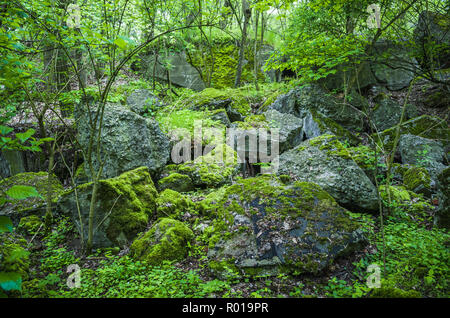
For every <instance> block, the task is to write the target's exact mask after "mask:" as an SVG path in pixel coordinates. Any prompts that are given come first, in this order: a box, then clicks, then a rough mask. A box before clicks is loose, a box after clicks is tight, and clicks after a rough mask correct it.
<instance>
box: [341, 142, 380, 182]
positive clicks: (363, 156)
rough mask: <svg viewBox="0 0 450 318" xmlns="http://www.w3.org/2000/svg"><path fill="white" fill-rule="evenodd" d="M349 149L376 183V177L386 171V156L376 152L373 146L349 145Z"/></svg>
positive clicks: (354, 158)
mask: <svg viewBox="0 0 450 318" xmlns="http://www.w3.org/2000/svg"><path fill="white" fill-rule="evenodd" d="M347 151H348V153H349V154H350V156H351V157H352V159H353V161H354V162H356V164H357V165H358V166H359V167H360V168H361V169H362V170H363V171H364V173H365V174H366V176H367V177H369V179H370V181H372V183H373V184H375V178H377V177H378V176H381V175H384V174H385V173H386V171H387V168H386V162H385V160H384V158H383V157H382V156H381V155H380V154H379V153H375V150H374V149H372V148H371V147H369V146H365V145H359V146H357V147H349V148H347Z"/></svg>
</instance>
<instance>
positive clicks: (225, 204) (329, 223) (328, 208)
mask: <svg viewBox="0 0 450 318" xmlns="http://www.w3.org/2000/svg"><path fill="white" fill-rule="evenodd" d="M199 205H200V209H201V210H202V213H204V214H205V215H210V217H211V219H212V220H213V224H212V225H211V228H213V229H214V231H213V236H212V237H211V239H210V242H212V243H213V248H210V249H209V251H208V255H207V256H208V261H209V266H210V268H211V269H212V270H213V272H214V273H216V274H217V275H220V276H221V277H223V276H226V274H227V268H228V269H229V270H232V271H233V270H234V271H235V274H238V275H239V274H241V273H242V272H243V273H246V274H249V275H255V276H256V275H277V274H278V273H280V271H286V270H287V271H290V272H296V273H318V272H319V271H321V270H323V269H325V268H326V267H327V266H328V265H330V263H332V262H333V260H334V259H336V258H337V257H339V256H343V255H345V254H346V253H350V252H352V251H354V250H355V249H357V248H358V247H359V245H360V244H362V243H364V242H365V238H364V234H363V231H362V230H361V228H360V225H359V224H358V222H357V221H356V220H355V219H352V217H350V216H349V214H348V212H347V211H346V210H345V209H343V208H341V207H340V206H339V205H338V204H337V203H336V202H335V200H334V199H333V198H332V197H331V196H330V195H329V194H328V193H326V192H325V191H324V190H323V189H322V188H321V187H319V186H318V185H316V184H313V183H309V182H295V183H293V184H292V185H290V186H285V185H283V184H282V183H281V182H279V181H278V180H277V178H274V177H273V176H269V175H266V176H260V177H256V178H249V179H244V180H240V181H238V182H237V183H236V184H234V185H232V186H230V187H226V188H223V189H220V190H218V191H217V192H214V193H212V194H210V195H209V196H207V197H206V199H205V200H204V201H202V202H201V203H200V204H199ZM209 232H211V231H209Z"/></svg>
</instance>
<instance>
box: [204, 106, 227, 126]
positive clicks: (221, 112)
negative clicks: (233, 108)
mask: <svg viewBox="0 0 450 318" xmlns="http://www.w3.org/2000/svg"><path fill="white" fill-rule="evenodd" d="M209 117H210V118H211V119H212V120H214V121H218V122H220V123H221V124H222V125H224V126H225V127H230V125H231V121H230V118H228V114H227V111H226V110H225V108H219V109H215V110H212V111H210V114H209Z"/></svg>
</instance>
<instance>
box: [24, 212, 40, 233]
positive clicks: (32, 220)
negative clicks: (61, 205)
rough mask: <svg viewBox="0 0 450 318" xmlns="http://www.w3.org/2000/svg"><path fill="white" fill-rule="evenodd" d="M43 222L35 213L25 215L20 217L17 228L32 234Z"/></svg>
mask: <svg viewBox="0 0 450 318" xmlns="http://www.w3.org/2000/svg"><path fill="white" fill-rule="evenodd" d="M43 224H44V223H43V222H42V220H41V219H40V218H39V217H38V216H37V215H30V216H25V217H23V218H21V219H20V222H19V227H18V230H19V231H21V232H23V233H25V234H27V235H34V234H35V233H37V231H38V230H39V229H40V228H41V227H42V226H43Z"/></svg>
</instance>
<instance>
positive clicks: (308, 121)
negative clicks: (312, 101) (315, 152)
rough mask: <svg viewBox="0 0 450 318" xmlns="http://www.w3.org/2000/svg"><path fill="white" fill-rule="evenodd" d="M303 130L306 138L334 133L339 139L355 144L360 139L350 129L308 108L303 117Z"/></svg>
mask: <svg viewBox="0 0 450 318" xmlns="http://www.w3.org/2000/svg"><path fill="white" fill-rule="evenodd" d="M303 129H304V132H305V136H306V138H308V139H309V138H314V137H318V136H321V135H325V134H331V135H335V136H337V137H338V138H339V140H341V141H346V142H348V143H350V144H352V145H357V144H359V143H360V142H361V140H360V139H359V138H358V137H356V136H355V135H354V134H352V133H351V132H350V131H348V130H347V129H345V128H344V127H342V126H341V125H339V124H338V123H337V122H335V121H334V120H333V119H331V118H328V117H326V116H324V115H322V114H320V113H318V112H317V111H315V110H310V111H309V112H308V113H307V114H306V116H305V119H304V127H303Z"/></svg>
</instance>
